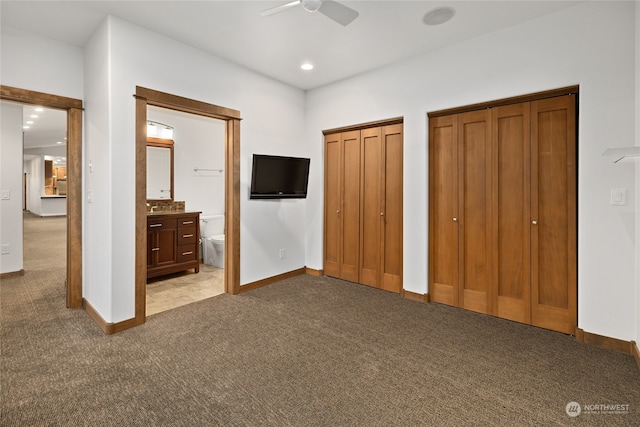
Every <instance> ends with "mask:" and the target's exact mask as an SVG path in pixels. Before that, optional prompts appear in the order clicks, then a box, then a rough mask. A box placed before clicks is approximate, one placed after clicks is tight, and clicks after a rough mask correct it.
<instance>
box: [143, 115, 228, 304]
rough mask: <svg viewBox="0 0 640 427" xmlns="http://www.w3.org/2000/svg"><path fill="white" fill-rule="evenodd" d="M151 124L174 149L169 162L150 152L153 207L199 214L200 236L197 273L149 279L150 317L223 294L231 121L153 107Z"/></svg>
mask: <svg viewBox="0 0 640 427" xmlns="http://www.w3.org/2000/svg"><path fill="white" fill-rule="evenodd" d="M147 125H148V126H147V136H148V137H153V138H156V139H162V140H165V141H167V144H169V145H170V146H171V147H172V151H173V156H171V157H170V160H169V162H171V159H172V160H173V162H172V163H170V164H167V162H166V161H164V160H163V159H164V157H156V156H149V152H148V153H147V201H148V202H147V203H148V204H149V206H148V209H152V208H157V206H156V205H163V204H164V202H165V201H166V202H168V203H177V204H179V205H182V204H184V210H185V211H188V212H200V224H199V230H200V239H201V244H200V245H199V247H198V249H199V250H198V252H199V259H200V267H199V271H198V272H197V273H196V272H195V271H194V269H189V270H186V271H182V272H177V273H172V274H168V275H164V276H160V277H153V278H149V279H147V287H146V315H147V316H150V315H153V314H156V313H160V312H163V311H167V310H171V309H173V308H176V307H180V306H183V305H187V304H190V303H192V302H196V301H201V300H203V299H207V298H211V297H214V296H216V295H220V294H223V293H224V271H225V270H224V217H225V182H224V179H225V174H224V167H225V137H226V135H225V133H226V122H225V121H224V120H220V119H216V118H212V117H206V116H200V115H197V114H192V113H187V112H182V111H175V110H172V109H167V108H162V107H156V106H153V105H149V106H147ZM154 141H155V139H154ZM152 144H155V143H152ZM162 148H164V147H161V149H162ZM150 150H154V151H150V152H151V153H155V152H156V151H158V148H156V147H153V148H150ZM164 150H166V148H164ZM163 161H164V163H163ZM164 187H167V188H171V189H172V190H169V191H168V190H167V189H165V190H162V189H161V188H164ZM158 198H160V200H156V199H158ZM160 202H162V203H160Z"/></svg>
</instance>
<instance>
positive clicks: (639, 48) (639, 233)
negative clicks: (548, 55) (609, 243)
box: [634, 3, 640, 345]
mask: <svg viewBox="0 0 640 427" xmlns="http://www.w3.org/2000/svg"><path fill="white" fill-rule="evenodd" d="M635 56H636V71H635V75H636V114H635V118H636V141H635V144H634V145H640V5H638V3H636V55H635ZM634 259H635V260H636V297H635V301H636V339H635V342H636V345H640V261H638V260H640V160H638V159H636V251H635V257H634Z"/></svg>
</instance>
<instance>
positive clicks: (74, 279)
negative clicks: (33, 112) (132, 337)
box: [0, 85, 82, 308]
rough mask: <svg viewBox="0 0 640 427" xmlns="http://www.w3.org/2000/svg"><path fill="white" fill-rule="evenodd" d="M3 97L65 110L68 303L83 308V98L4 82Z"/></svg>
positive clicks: (1, 88)
mask: <svg viewBox="0 0 640 427" xmlns="http://www.w3.org/2000/svg"><path fill="white" fill-rule="evenodd" d="M0 100H2V101H9V102H14V103H19V104H23V105H27V106H39V107H43V108H51V109H57V110H63V111H66V138H67V140H66V146H67V148H66V174H67V176H66V191H65V192H66V215H67V217H66V239H67V242H66V261H67V262H66V264H67V265H66V291H65V292H66V306H67V307H68V308H79V307H82V163H81V162H82V101H81V100H79V99H73V98H66V97H62V96H57V95H51V94H47V93H42V92H35V91H30V90H26V89H19V88H14V87H10V86H4V85H0Z"/></svg>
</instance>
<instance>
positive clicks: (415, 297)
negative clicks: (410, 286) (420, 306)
mask: <svg viewBox="0 0 640 427" xmlns="http://www.w3.org/2000/svg"><path fill="white" fill-rule="evenodd" d="M400 295H401V296H402V298H406V299H408V300H411V301H417V302H422V303H425V304H426V303H428V302H429V294H428V293H426V294H418V293H415V292H411V291H408V290H406V289H402V290H401V291H400Z"/></svg>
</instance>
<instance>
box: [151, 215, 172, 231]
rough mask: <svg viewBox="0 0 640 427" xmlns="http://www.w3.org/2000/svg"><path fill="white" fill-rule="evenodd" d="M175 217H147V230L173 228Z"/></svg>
mask: <svg viewBox="0 0 640 427" xmlns="http://www.w3.org/2000/svg"><path fill="white" fill-rule="evenodd" d="M175 228H176V219H175V218H147V229H148V230H151V231H153V230H162V229H175Z"/></svg>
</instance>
